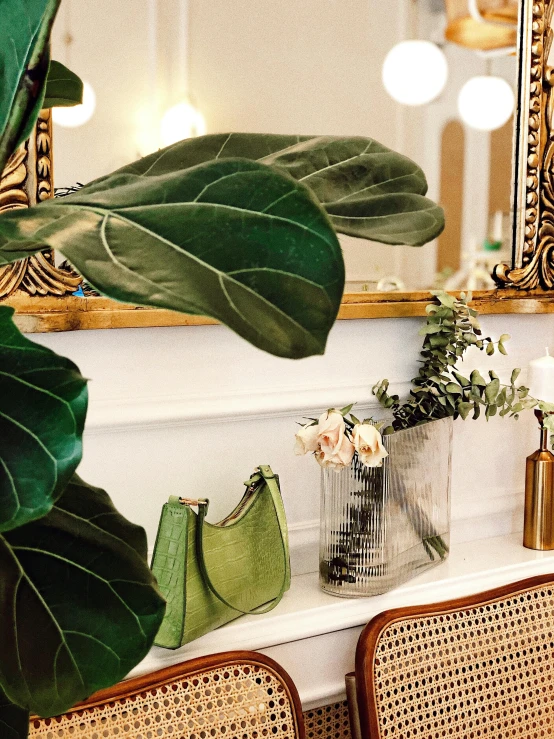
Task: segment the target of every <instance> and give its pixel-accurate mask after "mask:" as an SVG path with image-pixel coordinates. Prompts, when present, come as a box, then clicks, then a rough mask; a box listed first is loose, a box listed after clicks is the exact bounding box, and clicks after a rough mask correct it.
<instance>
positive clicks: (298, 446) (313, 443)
mask: <svg viewBox="0 0 554 739" xmlns="http://www.w3.org/2000/svg"><path fill="white" fill-rule="evenodd" d="M318 437H319V425H318V424H317V423H315V424H313V423H312V424H310V423H309V424H307V425H306V426H303V427H302V428H301V429H300V431H299V432H298V433H297V434H296V437H295V439H296V443H295V444H294V453H295V454H298V456H300V455H302V454H308V452H316V451H317V450H318V449H319V444H318Z"/></svg>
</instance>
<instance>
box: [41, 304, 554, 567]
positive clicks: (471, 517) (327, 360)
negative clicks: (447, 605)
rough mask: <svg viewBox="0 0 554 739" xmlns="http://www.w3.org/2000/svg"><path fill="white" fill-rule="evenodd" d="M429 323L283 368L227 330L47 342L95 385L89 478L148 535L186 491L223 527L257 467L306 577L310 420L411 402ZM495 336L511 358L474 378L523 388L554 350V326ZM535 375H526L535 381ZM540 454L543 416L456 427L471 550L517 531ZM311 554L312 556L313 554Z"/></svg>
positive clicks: (400, 326) (363, 336)
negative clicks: (298, 449) (379, 391)
mask: <svg viewBox="0 0 554 739" xmlns="http://www.w3.org/2000/svg"><path fill="white" fill-rule="evenodd" d="M420 323H421V322H420V320H419V319H395V320H369V321H340V322H338V323H337V324H336V326H335V327H334V329H333V331H332V333H331V338H330V341H329V345H328V349H327V352H326V354H325V356H323V357H315V358H310V359H306V360H301V361H296V362H295V361H290V360H284V359H276V358H274V357H271V356H269V355H267V354H264V353H262V352H260V351H258V350H256V349H253V348H252V347H250V346H249V345H247V344H246V343H245V342H243V341H242V340H241V339H239V338H238V337H236V336H235V335H234V334H232V333H231V332H230V331H228V330H227V329H225V328H223V327H219V326H216V327H214V326H206V327H183V328H157V329H128V330H123V329H118V330H109V331H83V332H75V333H71V332H68V333H63V334H49V335H35V336H33V337H32V338H33V339H34V340H36V341H40V342H41V343H43V344H45V345H48V346H50V347H51V348H53V349H55V350H56V351H58V352H60V353H62V354H65V355H67V356H70V357H71V358H72V359H73V360H74V361H76V362H77V364H78V365H79V366H80V368H81V371H82V372H83V373H84V374H85V375H86V376H87V377H90V378H92V380H91V383H90V394H91V407H90V412H89V421H88V425H87V433H86V440H85V455H84V461H83V463H82V466H81V470H80V472H81V474H82V476H83V477H84V478H85V479H86V480H87V481H89V482H91V483H93V484H97V485H101V486H104V487H105V488H106V489H107V490H108V492H109V493H110V495H111V496H112V497H113V499H114V501H115V503H116V505H117V506H118V507H119V508H120V509H121V510H122V511H123V512H124V513H125V514H126V515H127V516H128V517H129V518H131V519H132V520H134V521H136V522H137V523H140V524H141V525H143V526H144V527H145V528H146V530H147V532H148V535H149V539H150V543H151V544H152V543H153V537H154V535H155V531H156V526H157V520H158V516H159V512H160V509H161V506H162V504H163V503H164V502H165V500H166V499H167V497H168V496H169V495H170V494H172V495H174V494H182V495H189V496H194V495H199V494H202V495H206V496H207V497H209V498H210V499H211V501H212V514H211V519H212V520H218V519H219V518H221V517H223V515H225V514H226V513H228V512H229V511H230V509H231V508H232V506H233V505H234V504H235V503H236V502H237V501H238V499H239V498H240V496H241V494H242V491H243V488H242V481H243V480H245V479H246V478H247V477H248V475H249V474H250V472H251V470H252V469H253V468H254V466H255V465H257V464H259V463H269V464H271V465H272V466H273V467H274V469H275V470H276V471H277V472H279V474H280V475H281V479H282V487H283V495H284V500H285V506H286V509H287V513H288V517H289V522H290V524H291V525H292V529H293V532H292V540H293V544H294V546H296V547H302V545H303V543H304V544H306V543H307V544H308V545H309V546H310V553H309V556H308V557H306V556H304V555H303V554H301V553H299V552H297V554H296V555H295V569H296V570H297V571H299V570H306V569H308V570H311V569H313V567H314V563H315V561H316V556H317V553H316V538H317V525H314V521H315V520H316V519H317V517H318V515H319V514H318V496H319V468H318V467H317V464H316V463H315V461H314V460H313V459H309V458H298V457H295V456H294V455H293V453H292V446H293V436H294V433H295V428H296V426H295V424H296V422H297V421H299V420H301V419H302V416H303V415H304V414H305V413H310V414H311V413H315V412H317V411H320V412H321V411H322V410H324V409H325V408H326V407H329V406H333V405H339V404H341V405H342V404H346V403H347V402H348V401H353V400H358V401H359V402H360V404H361V405H362V406H365V408H367V406H368V403H371V402H372V400H371V394H370V388H371V386H372V385H373V384H374V383H375V382H376V381H377V380H379V379H382V378H384V377H386V378H388V379H389V380H391V382H392V383H394V385H396V386H397V387H398V389H399V390H400V392H402V393H405V392H406V390H407V385H406V383H407V382H408V381H409V380H410V378H411V377H412V376H413V375H414V373H415V372H416V371H417V364H416V359H417V352H418V350H419V347H420V343H421V337H419V336H418V333H417V332H418V328H419V326H420ZM483 325H484V329H485V331H486V332H487V334H488V333H491V334H492V335H493V336H498V335H500V333H503V332H510V333H511V334H512V337H513V338H512V341H511V342H509V345H508V346H509V351H510V356H508V357H501V356H498V357H496V356H495V357H494V358H492V359H488V358H487V357H485V356H484V355H483V354H480V353H478V352H476V353H475V356H474V357H471V361H469V360H468V362H467V367H468V369H469V368H470V367H472V366H474V365H475V366H478V367H479V368H481V370H486V369H488V368H494V369H496V370H497V371H498V372H499V374H500V376H501V378H502V377H505V378H506V379H507V378H508V377H509V372H510V371H511V369H512V367H515V366H518V367H523V368H525V367H526V366H527V364H528V362H529V360H530V359H531V358H533V357H536V356H540V355H541V353H542V352H543V351H544V346H545V345H546V344H548V343H550V345H554V318H552V317H550V316H513V317H506V316H498V317H488V318H484V319H483ZM523 377H524V376H523ZM536 446H537V434H536V432H535V422H534V418H533V416H532V414H528V415H527V417H523V418H521V419H520V420H519V421H518V422H516V421H511V420H507V419H498V418H496V419H492V420H491V421H490V422H489V423H486V422H485V421H483V420H479V421H477V422H473V421H471V420H467V421H466V422H465V423H464V422H462V421H458V422H457V423H456V425H455V440H454V458H453V459H454V462H453V465H454V467H453V487H452V494H453V499H452V503H453V506H452V507H453V519H454V523H453V532H454V538H455V539H457V540H466V539H474V538H480V537H485V536H488V535H491V534H493V533H499V534H500V533H505V532H508V531H514V530H515V531H517V530H518V528H519V527H520V526H521V510H522V505H523V486H524V463H525V457H526V456H527V455H528V454H530V453H531V452H532V451H534V449H535V448H536ZM304 554H305V553H304Z"/></svg>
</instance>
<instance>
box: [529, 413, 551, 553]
mask: <svg viewBox="0 0 554 739" xmlns="http://www.w3.org/2000/svg"><path fill="white" fill-rule="evenodd" d="M535 416H536V417H537V419H538V421H539V424H540V430H541V445H540V449H538V450H537V451H536V452H535V453H534V454H531V456H529V457H527V462H526V467H525V524H524V530H523V546H524V547H527V548H528V549H538V550H541V551H548V550H550V549H554V454H552V452H551V451H550V450H549V449H548V436H549V434H548V429H547V428H545V426H544V417H545V414H544V413H543V412H542V411H539V410H536V411H535Z"/></svg>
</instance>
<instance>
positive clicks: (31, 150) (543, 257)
mask: <svg viewBox="0 0 554 739" xmlns="http://www.w3.org/2000/svg"><path fill="white" fill-rule="evenodd" d="M521 4H522V6H521V13H522V15H521V23H520V31H519V48H520V57H519V60H520V61H519V74H520V79H519V112H518V125H517V131H516V138H517V141H516V144H517V146H516V152H517V153H516V160H517V167H516V170H517V172H516V177H515V187H514V191H515V198H514V201H515V208H514V210H515V213H516V217H515V219H514V245H515V246H514V253H513V261H512V265H505V264H501V265H498V266H497V267H496V269H495V279H496V281H497V284H498V285H499V287H500V288H502V289H496V290H488V291H481V292H478V293H474V301H473V305H474V307H475V308H477V309H478V310H479V311H480V312H481V313H484V314H500V313H527V314H534V313H554V299H553V298H554V292H552V290H554V125H553V116H554V70H553V69H552V68H550V67H549V66H548V56H549V53H550V50H551V48H552V44H553V39H554V32H553V30H552V18H553V15H554V0H521ZM52 195H53V179H52V132H51V116H50V111H42V112H41V115H40V118H39V120H38V123H37V127H36V131H35V133H34V135H33V136H32V137H31V139H30V140H29V142H27V143H26V144H24V145H22V146H21V147H20V149H19V150H18V151H17V152H16V153H15V154H14V155H13V157H12V159H11V160H10V162H9V165H8V167H7V168H6V170H5V171H4V172H3V173H1V174H0V214H1V212H2V211H3V210H7V209H11V208H25V207H29V206H30V205H33V204H35V203H37V202H40V201H42V200H44V199H46V198H48V197H52ZM81 282H82V281H81V278H80V277H79V276H77V275H75V273H72V272H71V271H69V270H67V269H64V268H61V269H60V268H57V267H56V266H55V264H54V258H53V255H52V253H51V252H43V253H42V254H38V255H34V256H32V257H29V258H28V259H26V260H23V261H22V262H18V263H17V264H13V265H8V266H7V267H1V268H0V300H6V302H7V303H8V304H9V305H12V306H13V307H14V308H15V309H16V322H17V323H18V325H19V326H20V328H21V329H22V330H23V331H26V332H48V331H68V330H77V329H97V328H120V327H121V328H123V327H125V328H131V327H139V326H144V327H146V326H149V327H153V326H198V325H208V324H213V323H215V321H213V320H211V319H208V318H202V317H199V316H186V315H183V314H180V313H175V312H172V311H167V310H159V309H155V308H140V307H135V306H130V305H122V304H119V303H115V302H113V301H111V300H109V299H107V298H102V297H94V296H90V295H88V294H86V291H85V297H74V296H73V295H71V294H70V293H74V292H75V290H76V289H77V287H79V286H80V285H81ZM428 301H429V293H428V292H410V293H394V292H393V293H370V292H363V293H348V294H345V295H344V296H343V301H342V306H341V310H340V313H339V318H341V319H362V318H393V317H408V316H423V315H425V307H426V305H427V303H428Z"/></svg>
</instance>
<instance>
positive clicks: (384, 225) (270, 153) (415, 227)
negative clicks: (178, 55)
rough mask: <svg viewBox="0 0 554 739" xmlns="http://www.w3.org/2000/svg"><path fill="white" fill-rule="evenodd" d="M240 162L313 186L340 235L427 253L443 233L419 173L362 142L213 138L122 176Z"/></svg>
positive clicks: (152, 158)
mask: <svg viewBox="0 0 554 739" xmlns="http://www.w3.org/2000/svg"><path fill="white" fill-rule="evenodd" d="M235 157H241V158H245V159H252V160H256V161H259V162H262V163H263V164H266V165H269V166H272V167H274V168H276V169H278V170H280V171H282V172H286V173H287V174H289V175H290V176H292V177H294V179H296V180H298V181H299V182H302V183H303V184H305V185H307V186H308V187H309V188H310V189H311V190H312V192H313V193H314V195H315V196H316V198H317V199H318V200H319V202H320V203H321V204H322V205H323V207H324V208H325V210H326V211H327V213H328V214H329V216H330V218H331V222H332V223H333V226H334V227H335V229H336V230H337V231H339V232H340V233H345V234H350V235H351V236H357V237H360V238H364V239H371V240H372V241H380V242H383V243H386V244H408V245H411V246H421V245H422V244H426V243H427V242H428V241H431V240H432V239H434V238H435V237H436V236H438V235H439V234H440V233H441V231H442V230H443V228H444V213H443V211H442V208H440V207H439V206H438V205H436V204H435V203H433V202H432V201H431V200H429V199H428V198H426V197H424V196H425V194H426V192H427V181H426V179H425V175H424V174H423V172H422V170H421V169H420V167H419V166H418V165H417V164H415V163H414V162H413V161H411V160H410V159H408V158H407V157H405V156H402V155H401V154H397V153H396V152H394V151H391V150H390V149H388V148H387V147H385V146H383V145H382V144H379V143H378V142H377V141H373V140H372V139H367V138H362V137H349V138H345V137H340V138H339V137H334V136H279V135H271V134H251V133H229V134H214V135H210V136H201V137H198V138H191V139H185V140H184V141H179V142H178V143H176V144H173V145H172V146H170V147H168V148H166V149H162V150H160V151H157V152H155V153H154V154H150V155H149V156H147V157H145V158H144V159H141V160H139V161H138V162H135V163H133V164H130V165H128V166H125V167H123V168H122V169H120V170H118V173H125V174H137V175H144V176H158V175H160V174H167V173H169V172H172V171H174V170H176V169H184V168H189V167H193V166H196V165H198V164H202V163H204V162H207V161H209V160H212V159H227V158H235ZM92 185H94V183H92Z"/></svg>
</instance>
